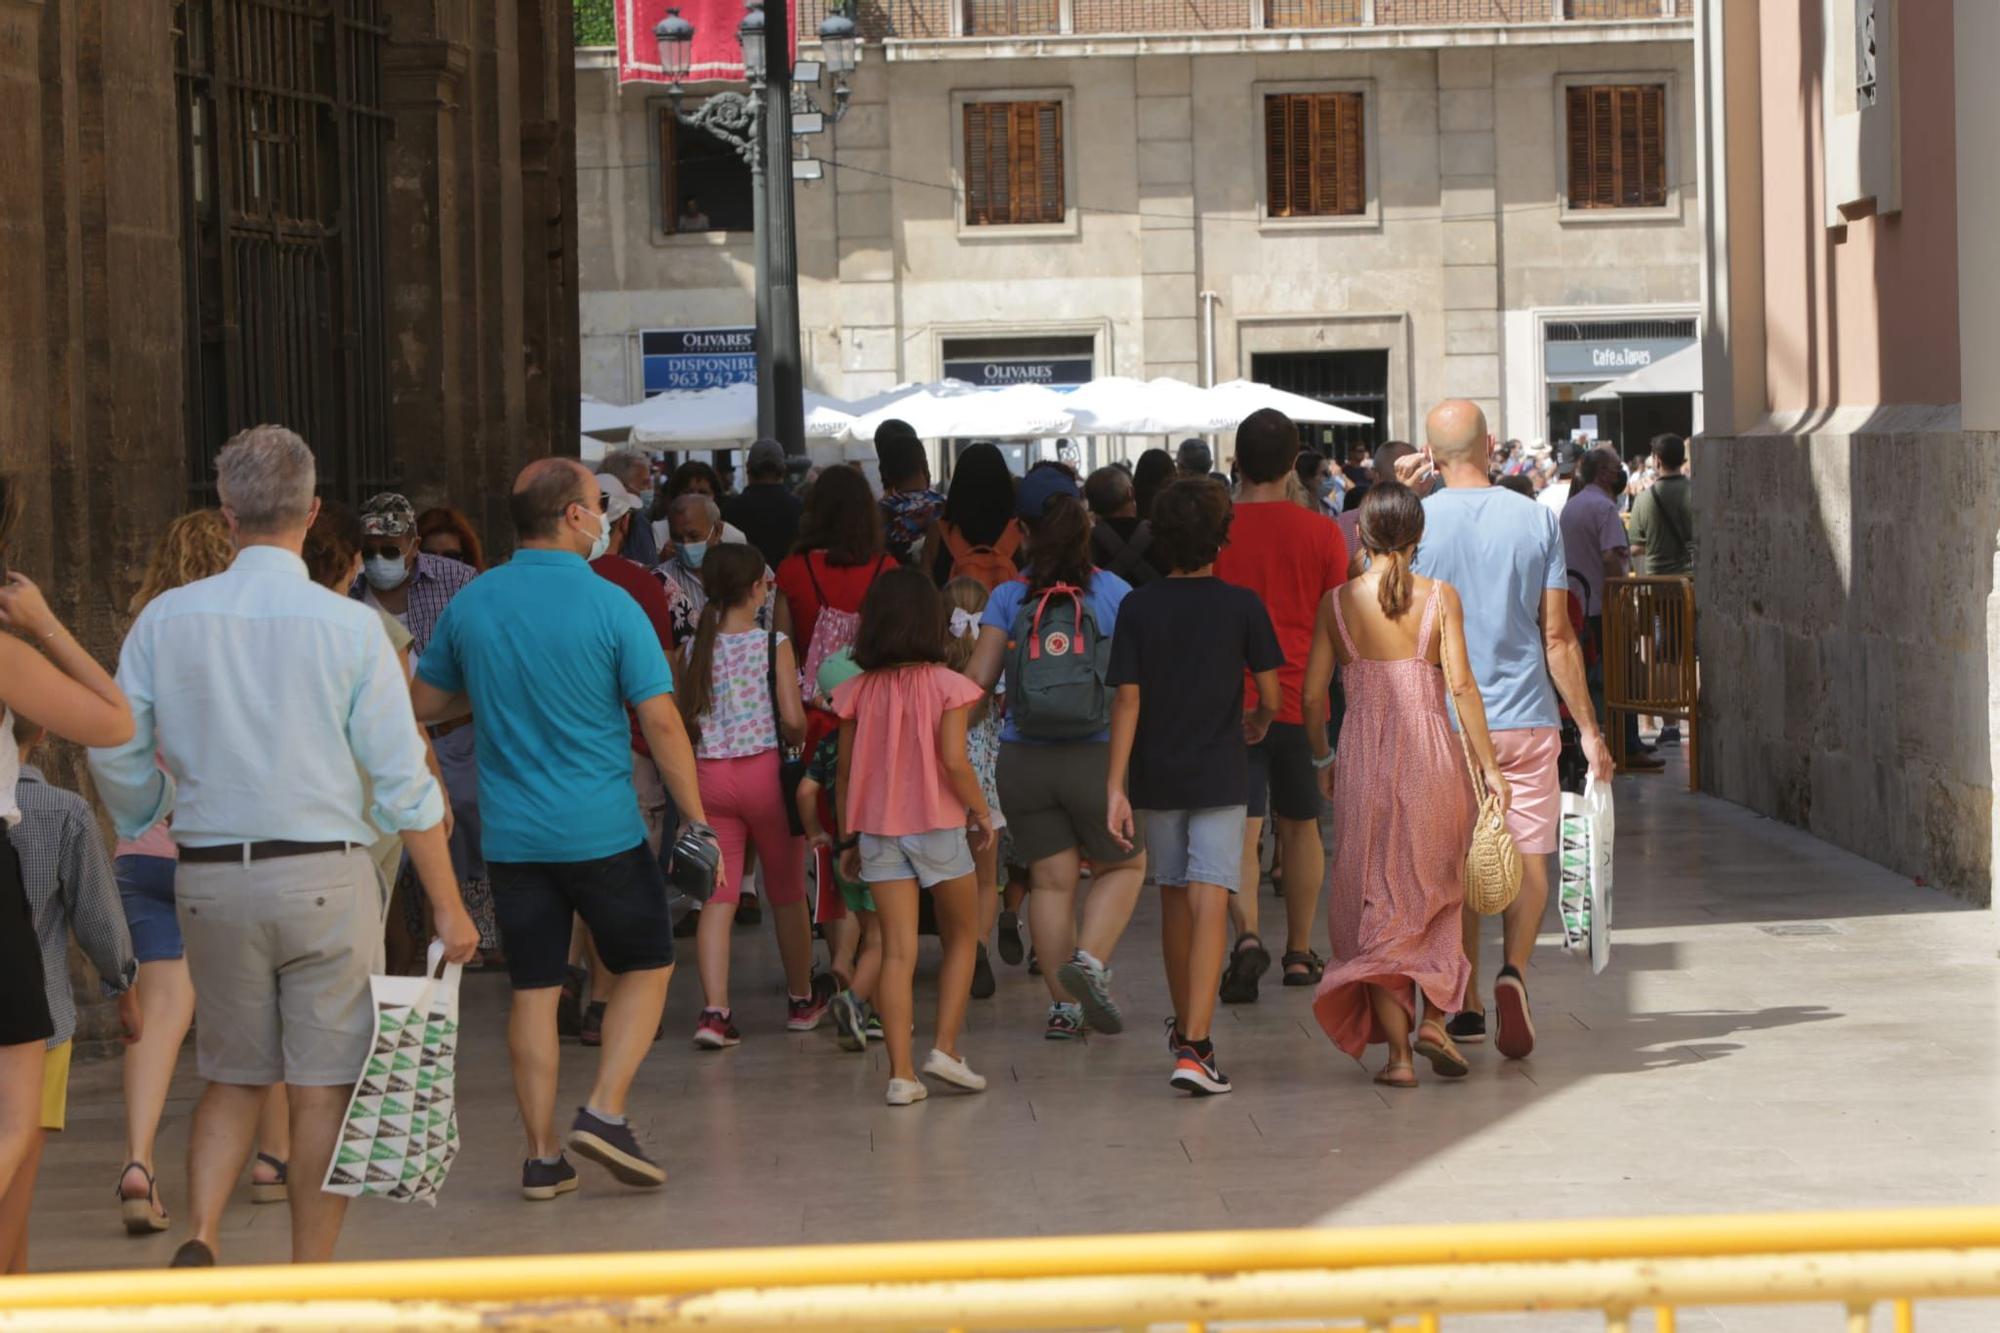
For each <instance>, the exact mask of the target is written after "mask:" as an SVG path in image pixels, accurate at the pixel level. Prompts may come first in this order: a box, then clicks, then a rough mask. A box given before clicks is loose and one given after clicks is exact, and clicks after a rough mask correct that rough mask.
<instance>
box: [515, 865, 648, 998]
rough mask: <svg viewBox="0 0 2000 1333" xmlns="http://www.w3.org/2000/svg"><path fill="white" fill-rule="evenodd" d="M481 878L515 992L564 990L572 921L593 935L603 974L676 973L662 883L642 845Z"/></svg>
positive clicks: (524, 866)
mask: <svg viewBox="0 0 2000 1333" xmlns="http://www.w3.org/2000/svg"><path fill="white" fill-rule="evenodd" d="M486 872H487V875H488V876H489V877H490V879H491V882H492V885H493V915H494V918H495V919H496V920H497V921H498V922H499V924H500V943H501V945H502V947H504V948H505V949H506V951H507V975H508V977H509V979H510V980H511V981H512V982H513V984H514V989H515V990H539V989H541V988H543V987H546V986H560V985H562V982H563V969H564V968H565V967H567V966H568V965H569V937H570V919H571V917H572V916H581V917H582V918H583V924H584V925H586V926H588V927H590V935H591V938H592V940H594V941H595V942H596V944H597V955H598V957H600V958H602V959H603V960H604V966H605V969H606V970H607V971H610V972H613V973H621V972H644V971H648V970H650V969H653V968H660V967H670V966H672V965H673V961H674V922H673V917H672V916H671V914H669V913H668V911H667V885H666V880H665V879H664V878H663V877H662V876H661V874H660V863H659V861H658V860H657V859H656V858H655V857H654V856H653V849H652V848H651V847H649V846H647V845H646V844H645V843H643V842H642V843H640V844H639V845H638V846H636V847H634V848H632V850H630V851H628V852H620V853H618V854H617V855H616V856H606V857H602V858H600V859H598V860H595V861H489V862H487V863H486Z"/></svg>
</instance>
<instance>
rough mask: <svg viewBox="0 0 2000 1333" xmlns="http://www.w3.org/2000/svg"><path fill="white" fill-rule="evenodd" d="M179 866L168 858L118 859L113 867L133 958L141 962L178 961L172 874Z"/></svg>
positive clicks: (178, 929) (178, 930) (179, 950)
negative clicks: (130, 938) (130, 933)
mask: <svg viewBox="0 0 2000 1333" xmlns="http://www.w3.org/2000/svg"><path fill="white" fill-rule="evenodd" d="M179 868H180V863H179V862H178V861H175V860H174V859H173V858H172V857H171V856H121V857H119V858H118V860H117V862H116V864H115V865H114V866H113V867H112V870H113V873H114V874H115V875H116V876H117V879H118V900H119V901H120V902H122V903H124V904H125V924H126V925H127V926H128V927H130V928H131V931H132V955H133V957H135V958H137V959H138V960H139V961H140V962H142V963H161V962H166V961H168V960H169V959H174V958H179V957H181V956H182V954H183V953H184V952H185V950H184V949H183V947H182V945H181V923H180V922H179V921H178V920H176V919H175V917H174V872H175V871H176V870H178V869H179Z"/></svg>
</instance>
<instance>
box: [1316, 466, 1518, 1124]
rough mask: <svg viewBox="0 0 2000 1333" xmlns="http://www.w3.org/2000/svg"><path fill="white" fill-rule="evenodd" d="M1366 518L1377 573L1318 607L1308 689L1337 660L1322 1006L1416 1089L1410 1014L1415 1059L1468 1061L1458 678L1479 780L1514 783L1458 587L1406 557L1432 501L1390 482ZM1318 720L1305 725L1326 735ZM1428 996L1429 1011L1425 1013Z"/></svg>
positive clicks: (1453, 1070) (1320, 687)
mask: <svg viewBox="0 0 2000 1333" xmlns="http://www.w3.org/2000/svg"><path fill="white" fill-rule="evenodd" d="M1359 526H1360V534H1361V543H1362V548H1363V550H1364V551H1365V552H1366V553H1367V554H1368V556H1369V557H1370V564H1369V568H1368V570H1367V572H1366V573H1364V574H1362V575H1360V576H1359V577H1358V578H1356V579H1354V580H1353V581H1351V582H1349V583H1348V584H1347V585H1345V586H1344V587H1342V588H1339V589H1336V590H1335V591H1334V592H1332V593H1330V594H1328V596H1327V598H1326V600H1325V602H1324V603H1323V604H1322V605H1321V608H1320V617H1319V621H1320V623H1319V628H1318V631H1317V632H1316V634H1315V637H1314V642H1313V650H1312V657H1311V661H1310V664H1309V666H1308V668H1307V673H1306V682H1305V697H1306V698H1307V699H1309V700H1320V699H1324V698H1325V697H1326V692H1327V686H1328V684H1329V682H1330V678H1331V676H1332V672H1333V666H1334V663H1335V661H1336V660H1337V661H1338V662H1339V666H1340V672H1341V679H1342V682H1343V685H1344V687H1345V690H1346V697H1347V714H1346V717H1345V719H1344V720H1343V722H1342V724H1341V732H1340V758H1339V763H1338V766H1337V768H1335V769H1332V770H1325V771H1328V772H1330V773H1331V774H1332V783H1331V786H1332V790H1331V792H1330V793H1329V794H1330V796H1331V797H1332V801H1333V845H1334V849H1335V850H1334V859H1333V864H1332V865H1331V867H1329V870H1328V875H1327V915H1328V927H1329V933H1330V935H1331V937H1332V946H1333V963H1332V965H1331V966H1330V967H1328V969H1327V971H1326V975H1325V976H1324V977H1323V978H1321V980H1320V983H1319V989H1318V991H1317V993H1316V995H1315V996H1314V1000H1313V1013H1314V1016H1315V1017H1317V1018H1318V1019H1319V1023H1320V1026H1321V1027H1323V1028H1324V1029H1325V1030H1326V1034H1327V1036H1328V1037H1330V1038H1331V1039H1332V1040H1333V1042H1334V1044H1335V1045H1337V1046H1339V1047H1340V1048H1341V1049H1342V1050H1343V1051H1346V1052H1347V1053H1348V1054H1349V1055H1351V1056H1353V1057H1355V1059H1357V1060H1359V1059H1360V1058H1361V1057H1362V1056H1363V1054H1364V1053H1365V1051H1366V1049H1367V1047H1368V1046H1370V1045H1372V1044H1374V1043H1376V1042H1385V1043H1387V1044H1388V1046H1389V1048H1390V1049H1389V1060H1388V1063H1387V1064H1386V1065H1385V1066H1384V1067H1383V1070H1382V1072H1381V1073H1380V1074H1379V1075H1378V1076H1377V1078H1376V1082H1378V1083H1382V1084H1385V1085H1387V1086H1391V1087H1415V1086H1416V1082H1417V1079H1416V1072H1415V1062H1414V1059H1413V1057H1412V1041H1411V1036H1412V1033H1411V1029H1412V1027H1413V1025H1414V1026H1415V1027H1416V1032H1415V1043H1414V1044H1415V1054H1418V1055H1422V1056H1424V1057H1425V1058H1426V1059H1428V1060H1429V1061H1430V1062H1431V1068H1432V1070H1433V1071H1434V1072H1435V1073H1437V1074H1439V1075H1440V1076H1443V1077H1446V1078H1456V1077H1462V1076H1463V1075H1465V1074H1466V1073H1468V1072H1469V1066H1468V1065H1467V1064H1466V1062H1465V1058H1464V1056H1463V1055H1461V1054H1460V1053H1459V1051H1458V1049H1457V1048H1456V1047H1455V1046H1454V1045H1453V1044H1452V1041H1451V1038H1450V1037H1448V1036H1447V1035H1446V1034H1445V1031H1444V1026H1443V1018H1442V1016H1443V1015H1444V1014H1447V1013H1450V1012H1451V1011H1453V1010H1455V1009H1456V1008H1457V1007H1458V1006H1459V1004H1460V1002H1461V1000H1462V999H1463V998H1464V994H1465V987H1466V983H1467V981H1468V980H1469V979H1470V977H1471V967H1470V965H1469V964H1468V963H1467V962H1466V958H1465V949H1464V946H1463V944H1462V942H1461V936H1460V925H1459V921H1460V909H1461V907H1462V906H1463V904H1464V901H1465V893H1464V887H1463V881H1462V874H1463V868H1464V864H1465V854H1466V850H1467V847H1468V846H1469V844H1470V842H1471V837H1472V819H1473V799H1472V786H1471V783H1470V781H1469V780H1468V778H1467V775H1466V763H1465V757H1464V753H1463V751H1462V750H1461V749H1460V744H1459V740H1458V737H1457V736H1456V735H1454V734H1453V731H1452V727H1451V722H1450V718H1449V716H1448V714H1447V713H1446V711H1445V693H1446V677H1447V675H1449V676H1450V678H1451V685H1452V689H1451V693H1452V696H1453V699H1454V701H1455V703H1456V704H1457V707H1458V711H1459V715H1460V717H1461V718H1462V719H1463V720H1464V722H1465V724H1466V726H1467V736H1466V738H1467V740H1468V741H1469V742H1470V743H1471V746H1472V751H1473V754H1474V755H1475V756H1477V757H1478V760H1479V763H1480V768H1481V770H1482V775H1483V776H1484V778H1485V780H1486V782H1487V783H1488V784H1489V786H1490V787H1491V789H1492V790H1494V791H1496V792H1498V793H1500V794H1501V797H1502V799H1503V801H1504V800H1505V799H1506V792H1507V788H1506V783H1505V780H1504V778H1502V777H1501V775H1500V772H1499V765H1498V763H1497V762H1496V761H1495V759H1494V756H1493V746H1492V740H1491V738H1490V737H1489V736H1488V734H1487V731H1486V715H1485V708H1484V706H1483V704H1482V702H1481V700H1480V697H1479V690H1478V687H1477V685H1476V684H1474V683H1473V681H1472V673H1471V669H1470V665H1469V664H1468V662H1467V660H1466V652H1465V634H1464V626H1463V621H1462V619H1461V611H1460V607H1459V601H1458V594H1457V593H1456V592H1455V591H1454V590H1453V589H1452V588H1451V586H1450V585H1449V584H1445V583H1440V582H1438V581H1436V580H1433V579H1427V578H1421V577H1418V576H1416V575H1414V574H1412V573H1411V571H1410V568H1409V565H1410V561H1411V559H1412V558H1414V556H1415V554H1416V547H1417V542H1418V540H1419V539H1420V538H1421V537H1422V535H1423V506H1422V505H1421V504H1420V503H1418V501H1417V499H1416V496H1415V495H1414V494H1413V493H1411V492H1410V491H1409V490H1408V488H1406V487H1404V486H1401V485H1398V484H1395V483H1387V484H1378V485H1377V486H1376V487H1374V488H1373V489H1371V491H1370V493H1369V496H1368V499H1367V501H1366V502H1364V504H1363V506H1362V510H1361V521H1360V525H1359ZM1385 584H1386V585H1387V586H1386V587H1385ZM1413 637H1414V644H1413V643H1412V639H1413ZM1357 638H1359V640H1360V645H1359V646H1357V643H1356V640H1357ZM1412 647H1413V648H1414V651H1412ZM1391 653H1395V654H1396V655H1395V656H1389V655H1388V654H1391ZM1310 722H1311V719H1310V718H1309V719H1308V724H1309V725H1308V728H1307V734H1308V735H1311V736H1323V735H1324V734H1325V732H1324V729H1323V728H1318V729H1316V728H1314V727H1312V726H1311V725H1310ZM1316 748H1318V747H1316ZM1419 991H1421V992H1422V994H1423V998H1424V1000H1425V1002H1426V1006H1427V1009H1428V1013H1427V1015H1426V1017H1425V1019H1424V1021H1423V1022H1422V1023H1421V1024H1417V1023H1416V1000H1417V993H1418V992H1419Z"/></svg>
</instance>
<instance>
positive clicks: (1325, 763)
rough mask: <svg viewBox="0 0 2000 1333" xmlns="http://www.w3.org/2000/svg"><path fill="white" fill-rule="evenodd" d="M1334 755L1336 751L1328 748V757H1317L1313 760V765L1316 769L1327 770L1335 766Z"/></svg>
mask: <svg viewBox="0 0 2000 1333" xmlns="http://www.w3.org/2000/svg"><path fill="white" fill-rule="evenodd" d="M1333 756H1334V752H1333V751H1332V750H1328V751H1327V752H1326V758H1324V759H1315V760H1313V761H1312V765H1313V767H1314V768H1315V769H1318V770H1320V771H1322V772H1324V771H1325V770H1327V769H1329V768H1332V767H1333Z"/></svg>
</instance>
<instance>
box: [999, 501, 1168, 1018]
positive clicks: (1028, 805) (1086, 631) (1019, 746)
mask: <svg viewBox="0 0 2000 1333" xmlns="http://www.w3.org/2000/svg"><path fill="white" fill-rule="evenodd" d="M1015 509H1016V512H1017V513H1018V515H1019V516H1020V518H1021V520H1022V522H1023V523H1025V524H1026V526H1027V534H1028V541H1027V553H1028V564H1027V568H1026V569H1025V570H1024V571H1023V572H1022V577H1021V578H1020V579H1018V580H1014V581H1011V582H1007V583H1003V584H1001V585H1000V586H999V587H998V588H995V589H994V590H993V595H992V597H991V599H990V600H988V602H987V603H986V610H985V613H984V614H983V615H982V616H981V618H980V631H979V647H978V649H977V651H976V652H975V653H974V654H973V658H972V666H971V669H970V672H969V674H970V675H971V676H972V678H973V680H975V681H976V682H978V683H979V684H980V685H982V686H984V687H985V688H987V689H989V690H990V689H992V688H993V686H994V684H995V683H996V682H997V681H998V680H999V679H1000V677H1001V675H1002V674H1003V672H1004V674H1005V675H1006V678H1007V720H1006V723H1005V726H1004V727H1003V729H1002V731H1001V734H1000V763H999V772H998V782H999V788H1000V804H1001V807H1002V808H1003V809H1005V810H1006V812H1007V826H1008V830H1009V832H1010V833H1011V834H1012V836H1013V842H1014V852H1015V855H1016V856H1017V857H1018V858H1019V859H1020V860H1021V861H1023V862H1025V863H1026V864H1027V865H1028V867H1029V886H1030V887H1029V893H1028V917H1029V923H1030V925H1031V927H1032V929H1033V931H1034V937H1035V949H1036V952H1037V953H1038V954H1039V955H1040V956H1041V958H1042V960H1043V964H1044V970H1043V979H1044V980H1045V981H1046V982H1047V983H1048V987H1049V996H1050V999H1051V1000H1052V1001H1053V1003H1052V1004H1051V1005H1050V1007H1049V1019H1048V1029H1047V1032H1046V1035H1047V1036H1048V1038H1049V1039H1050V1040H1051V1041H1065V1040H1069V1039H1071V1038H1074V1037H1078V1036H1081V1035H1082V1034H1083V1029H1084V1027H1085V1025H1086V1023H1087V1024H1088V1025H1089V1026H1090V1027H1092V1028H1095V1029H1096V1030H1098V1031H1099V1032H1118V1031H1121V1030H1123V1028H1124V1019H1123V1017H1122V1016H1121V1014H1120V1013H1119V1010H1118V1006H1117V1004H1116V1003H1114V1002H1113V1000H1112V998H1111V971H1110V968H1109V967H1107V966H1106V963H1107V961H1108V960H1109V959H1110V957H1111V951H1112V949H1113V948H1115V947H1116V945H1117V943H1118V937H1119V936H1120V935H1122V934H1124V932H1125V923H1126V922H1127V921H1128V920H1130V919H1131V916H1132V906H1133V904H1134V902H1135V901H1136V900H1137V899H1138V896H1139V888H1140V884H1141V882H1142V881H1143V880H1144V878H1145V873H1146V858H1145V854H1144V853H1143V852H1140V853H1134V852H1132V851H1128V850H1127V849H1126V848H1124V847H1122V846H1120V845H1119V843H1118V841H1117V840H1116V839H1115V838H1113V837H1112V835H1111V829H1110V825H1109V821H1108V812H1109V805H1110V799H1109V789H1108V786H1107V780H1108V778H1109V775H1110V770H1111V755H1110V730H1109V729H1110V725H1111V697H1112V690H1111V687H1110V684H1109V683H1108V677H1109V674H1110V665H1111V635H1112V632H1113V629H1114V627H1115V622H1116V621H1117V618H1118V606H1119V603H1120V602H1122V601H1124V599H1125V595H1126V594H1127V593H1129V592H1130V591H1131V590H1132V589H1131V585H1130V584H1128V583H1126V582H1125V580H1123V579H1121V578H1119V577H1118V576H1117V575H1116V574H1111V573H1108V572H1106V571H1104V570H1100V569H1096V568H1093V567H1092V565H1091V562H1090V515H1089V514H1088V513H1087V512H1085V510H1084V507H1083V500H1082V497H1081V496H1080V495H1079V494H1078V493H1077V487H1076V479H1075V478H1074V477H1072V476H1071V475H1070V474H1069V473H1068V472H1066V471H1064V470H1062V469H1060V468H1052V467H1051V468H1036V469H1035V470H1034V471H1032V472H1030V473H1029V474H1028V475H1027V477H1025V478H1024V479H1023V480H1022V482H1021V484H1020V487H1019V488H1018V491H1017V493H1016V503H1015ZM1086 857H1088V858H1089V860H1090V863H1091V871H1092V885H1091V891H1090V898H1089V901H1088V902H1086V903H1085V904H1084V911H1083V927H1082V929H1081V930H1078V929H1077V925H1076V889H1077V881H1078V878H1079V876H1080V874H1081V871H1082V869H1083V860H1084V858H1086ZM1057 960H1063V961H1062V962H1061V963H1060V965H1059V966H1057V965H1055V964H1056V962H1057Z"/></svg>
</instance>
